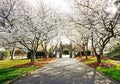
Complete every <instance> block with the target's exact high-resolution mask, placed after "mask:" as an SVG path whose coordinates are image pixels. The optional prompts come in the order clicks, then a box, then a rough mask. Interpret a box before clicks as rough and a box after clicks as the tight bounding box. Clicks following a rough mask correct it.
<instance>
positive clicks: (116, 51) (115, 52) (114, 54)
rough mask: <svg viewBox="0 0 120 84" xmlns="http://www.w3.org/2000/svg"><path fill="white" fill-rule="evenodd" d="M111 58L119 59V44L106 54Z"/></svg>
mask: <svg viewBox="0 0 120 84" xmlns="http://www.w3.org/2000/svg"><path fill="white" fill-rule="evenodd" d="M107 56H109V57H110V58H111V59H118V60H120V45H119V46H117V47H115V48H114V49H113V50H112V51H111V52H110V53H108V54H107Z"/></svg>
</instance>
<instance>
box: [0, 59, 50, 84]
mask: <svg viewBox="0 0 120 84" xmlns="http://www.w3.org/2000/svg"><path fill="white" fill-rule="evenodd" d="M50 60H51V59H48V60H45V59H37V60H36V62H35V63H34V64H32V65H31V64H30V60H29V59H23V60H0V84H6V83H7V82H9V81H11V80H13V79H15V78H17V77H20V76H22V75H23V74H25V73H29V72H31V71H33V70H35V69H37V68H40V67H42V66H43V65H45V64H48V63H49V61H50ZM21 65H22V66H23V67H21ZM17 66H18V67H17Z"/></svg>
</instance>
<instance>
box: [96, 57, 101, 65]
mask: <svg viewBox="0 0 120 84" xmlns="http://www.w3.org/2000/svg"><path fill="white" fill-rule="evenodd" d="M97 63H98V64H100V63H101V55H97Z"/></svg>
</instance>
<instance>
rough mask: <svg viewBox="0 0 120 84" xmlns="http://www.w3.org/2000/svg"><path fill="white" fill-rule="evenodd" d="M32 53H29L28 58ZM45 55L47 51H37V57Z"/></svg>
mask: <svg viewBox="0 0 120 84" xmlns="http://www.w3.org/2000/svg"><path fill="white" fill-rule="evenodd" d="M31 54H32V53H31V52H28V53H27V58H28V59H30V58H31ZM44 56H45V52H44V51H37V52H36V56H35V58H41V57H44Z"/></svg>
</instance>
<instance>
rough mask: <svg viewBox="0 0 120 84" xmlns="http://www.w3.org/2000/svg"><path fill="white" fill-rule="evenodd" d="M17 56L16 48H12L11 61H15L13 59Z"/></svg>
mask: <svg viewBox="0 0 120 84" xmlns="http://www.w3.org/2000/svg"><path fill="white" fill-rule="evenodd" d="M14 55H15V47H13V48H12V51H11V58H10V59H11V60H13V57H14Z"/></svg>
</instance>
